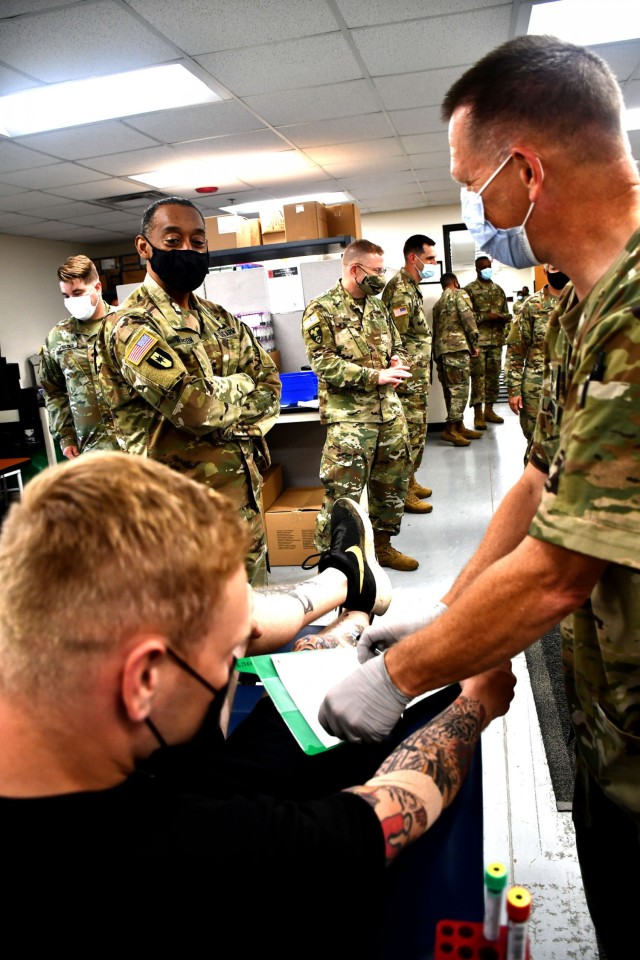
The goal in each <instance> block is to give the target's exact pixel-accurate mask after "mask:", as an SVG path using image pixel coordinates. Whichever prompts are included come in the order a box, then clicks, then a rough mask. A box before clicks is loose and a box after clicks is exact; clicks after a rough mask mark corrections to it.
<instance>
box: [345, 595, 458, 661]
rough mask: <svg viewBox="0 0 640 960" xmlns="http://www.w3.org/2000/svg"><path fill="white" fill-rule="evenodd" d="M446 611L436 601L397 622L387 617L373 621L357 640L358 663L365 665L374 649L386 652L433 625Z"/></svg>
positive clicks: (442, 605) (445, 608) (444, 607)
mask: <svg viewBox="0 0 640 960" xmlns="http://www.w3.org/2000/svg"><path fill="white" fill-rule="evenodd" d="M447 609H448V607H447V605H446V603H443V602H442V601H441V600H438V601H437V602H436V603H434V605H433V606H432V607H427V608H426V609H425V610H423V611H422V612H421V613H419V614H412V615H411V616H405V617H403V618H402V619H397V620H394V619H390V618H389V617H388V616H385V617H382V618H378V619H376V620H374V621H373V623H372V624H371V626H370V627H366V629H365V630H364V631H363V633H362V636H361V637H360V639H359V640H358V660H359V661H360V663H366V661H367V660H370V659H371V657H373V656H374V655H375V653H376V649H377V650H380V651H383V650H388V649H389V647H391V646H392V645H393V644H394V643H397V641H398V640H401V639H402V637H406V636H408V635H409V634H410V633H415V632H416V631H417V630H422V628H423V627H427V626H428V625H429V624H430V623H433V621H434V620H437V618H438V617H439V616H440V614H442V613H444V612H445V610H447Z"/></svg>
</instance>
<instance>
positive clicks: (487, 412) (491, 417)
mask: <svg viewBox="0 0 640 960" xmlns="http://www.w3.org/2000/svg"><path fill="white" fill-rule="evenodd" d="M484 419H485V420H486V422H487V423H504V418H503V417H499V416H498V414H497V413H494V412H493V404H491V403H485V405H484Z"/></svg>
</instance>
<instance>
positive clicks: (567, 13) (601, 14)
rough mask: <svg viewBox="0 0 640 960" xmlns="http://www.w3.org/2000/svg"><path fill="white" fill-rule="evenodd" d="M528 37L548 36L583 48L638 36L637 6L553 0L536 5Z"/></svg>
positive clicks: (624, 0)
mask: <svg viewBox="0 0 640 960" xmlns="http://www.w3.org/2000/svg"><path fill="white" fill-rule="evenodd" d="M527 32H528V33H529V34H532V33H536V34H540V33H549V34H551V35H552V36H554V37H559V38H560V39H561V40H566V41H568V42H569V43H578V44H581V45H582V46H588V45H594V44H601V43H613V42H615V41H617V40H635V39H637V38H638V37H640V3H637V2H635V3H630V2H629V0H606V3H604V4H603V2H602V0H555V2H552V3H536V4H535V5H534V6H533V8H532V10H531V17H530V19H529V29H528V31H527Z"/></svg>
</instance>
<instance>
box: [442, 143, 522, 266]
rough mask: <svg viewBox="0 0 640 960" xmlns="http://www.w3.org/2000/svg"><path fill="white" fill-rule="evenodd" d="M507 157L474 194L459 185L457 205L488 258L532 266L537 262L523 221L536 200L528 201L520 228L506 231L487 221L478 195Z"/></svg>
mask: <svg viewBox="0 0 640 960" xmlns="http://www.w3.org/2000/svg"><path fill="white" fill-rule="evenodd" d="M509 160H511V156H508V157H507V159H506V160H504V161H503V162H502V163H501V164H500V166H499V167H498V169H497V170H496V171H495V172H494V173H492V174H491V176H490V177H489V179H488V180H487V182H486V183H485V184H483V186H482V187H481V188H480V189H479V190H478V192H477V193H475V192H474V191H473V190H467V188H466V187H462V189H461V190H460V205H461V207H462V219H463V220H464V222H465V225H466V227H467V230H468V231H469V233H470V234H471V236H472V237H473V239H474V240H475V242H476V245H477V246H478V247H479V249H480V250H482V252H483V253H486V254H487V256H488V257H491V259H492V260H497V261H498V262H499V263H504V264H505V265H506V266H509V267H516V268H517V269H519V270H522V269H524V267H535V266H536V265H537V264H539V263H540V261H539V260H538V258H537V257H536V255H535V253H534V252H533V250H532V249H531V244H530V243H529V238H528V237H527V232H526V230H525V224H526V222H527V220H528V219H529V217H530V216H531V211H532V210H533V208H534V207H535V203H532V204H531V206H530V207H529V209H528V210H527V215H526V217H525V218H524V221H523V222H522V223H521V224H520V226H519V227H509V228H508V229H506V230H505V229H504V228H502V227H494V225H493V224H492V223H490V222H489V220H486V219H485V215H484V203H483V201H482V196H481V194H482V192H483V191H484V190H486V188H487V187H488V186H489V184H490V183H491V181H492V180H494V179H495V178H496V177H497V176H498V174H499V173H500V171H501V170H502V169H503V168H504V167H505V166H506V165H507V163H508V162H509Z"/></svg>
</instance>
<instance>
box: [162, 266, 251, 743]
mask: <svg viewBox="0 0 640 960" xmlns="http://www.w3.org/2000/svg"><path fill="white" fill-rule="evenodd" d="M158 276H159V274H158ZM167 656H168V657H170V659H171V660H173V662H174V663H176V664H177V665H178V666H179V667H180V669H181V670H184V671H185V673H188V674H189V676H190V677H193V679H194V680H196V681H197V682H198V683H199V684H201V685H202V686H203V687H204V688H205V690H208V691H209V693H210V694H212V695H213V702H212V703H211V706H210V707H209V709H208V710H207V714H206V717H205V720H204V723H203V727H205V726H206V727H207V729H209V730H210V729H212V725H213V727H217V728H219V727H220V714H221V713H222V708H223V706H224V702H225V700H226V699H227V691H228V689H229V681H227V683H225V685H224V687H221V688H220V689H218V688H217V687H214V686H213V684H211V683H209V681H208V680H205V678H204V677H203V676H202V675H201V674H199V673H198V671H197V670H194V669H193V667H192V666H191V665H190V664H188V663H187V661H186V660H183V659H182V657H179V656H178V654H177V653H175V652H174V651H173V650H172V649H171V647H167ZM234 669H235V658H234V661H233V664H232V666H231V672H233V670H234ZM145 723H146V725H147V727H148V728H149V730H151V733H152V734H153V735H154V737H155V738H156V740H157V741H158V743H159V744H160V746H161V747H166V746H168V744H167V741H166V740H165V739H164V737H163V736H162V734H161V733H160V731H159V730H158V728H157V727H156V725H155V723H154V722H153V720H152V719H151V718H150V717H147V718H146V720H145ZM196 736H197V734H196Z"/></svg>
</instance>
